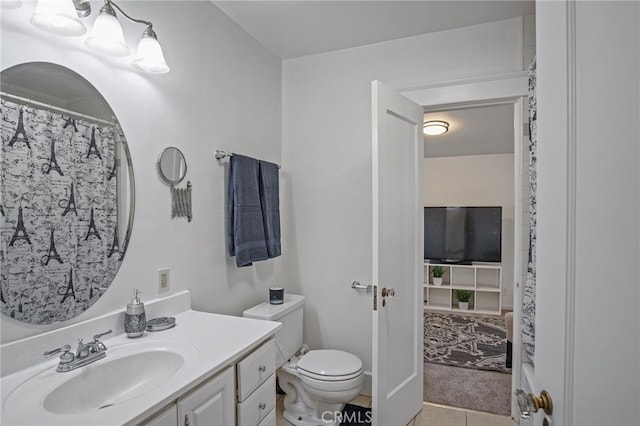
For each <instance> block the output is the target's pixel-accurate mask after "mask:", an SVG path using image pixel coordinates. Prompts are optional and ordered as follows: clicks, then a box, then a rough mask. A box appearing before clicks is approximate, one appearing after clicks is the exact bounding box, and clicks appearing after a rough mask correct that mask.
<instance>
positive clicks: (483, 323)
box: [424, 312, 511, 373]
mask: <svg viewBox="0 0 640 426" xmlns="http://www.w3.org/2000/svg"><path fill="white" fill-rule="evenodd" d="M506 352H507V336H506V332H505V322H504V318H503V317H501V316H476V315H457V314H442V313H435V312H425V314H424V362H429V363H436V364H441V365H450V366H455V367H463V368H471V369H476V370H489V371H500V372H503V373H510V372H511V369H510V368H506V366H505V361H506Z"/></svg>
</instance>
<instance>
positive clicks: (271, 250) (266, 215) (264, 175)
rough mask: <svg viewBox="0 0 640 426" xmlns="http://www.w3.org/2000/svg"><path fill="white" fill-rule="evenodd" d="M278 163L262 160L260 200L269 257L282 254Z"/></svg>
mask: <svg viewBox="0 0 640 426" xmlns="http://www.w3.org/2000/svg"><path fill="white" fill-rule="evenodd" d="M279 177H280V176H279V172H278V165H277V164H273V163H269V162H268V161H260V201H261V203H262V220H263V223H264V236H265V241H266V243H267V254H268V255H269V258H272V257H277V256H280V254H281V253H282V250H281V246H280V182H279Z"/></svg>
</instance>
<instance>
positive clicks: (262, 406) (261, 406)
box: [258, 402, 267, 410]
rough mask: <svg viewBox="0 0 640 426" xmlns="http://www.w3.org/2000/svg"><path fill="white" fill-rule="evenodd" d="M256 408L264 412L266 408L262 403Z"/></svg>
mask: <svg viewBox="0 0 640 426" xmlns="http://www.w3.org/2000/svg"><path fill="white" fill-rule="evenodd" d="M258 408H259V409H261V410H264V409H265V408H267V404H265V403H264V402H261V403H260V405H258Z"/></svg>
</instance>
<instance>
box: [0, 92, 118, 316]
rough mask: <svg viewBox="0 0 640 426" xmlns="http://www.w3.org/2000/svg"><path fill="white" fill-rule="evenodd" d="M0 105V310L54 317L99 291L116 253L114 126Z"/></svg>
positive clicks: (74, 310)
mask: <svg viewBox="0 0 640 426" xmlns="http://www.w3.org/2000/svg"><path fill="white" fill-rule="evenodd" d="M1 109H2V123H1V136H2V147H1V149H0V156H1V157H0V164H1V166H2V169H1V172H0V178H1V179H0V180H1V182H0V220H1V222H0V236H1V239H0V244H1V246H0V278H1V281H0V291H1V293H0V296H1V307H2V311H3V313H5V314H7V315H9V316H11V317H13V318H16V319H19V320H22V321H26V322H30V323H38V324H42V323H51V322H54V321H63V320H66V319H69V318H72V317H74V316H76V315H78V314H79V313H81V312H83V311H84V310H86V309H87V308H88V307H89V306H91V305H92V304H93V303H94V302H95V301H96V300H97V299H98V298H99V297H100V295H101V294H102V293H103V292H104V291H105V290H106V288H107V287H108V286H109V284H110V283H111V281H112V280H113V277H114V276H115V274H116V272H117V270H118V267H119V265H120V262H121V259H122V255H123V253H122V250H121V245H120V243H119V241H118V230H117V197H116V187H117V182H116V180H117V176H116V173H115V170H116V165H115V155H114V152H115V151H114V146H115V144H116V143H117V141H118V140H119V141H123V140H124V135H123V133H122V130H121V129H120V127H119V126H118V125H116V126H102V125H96V124H92V123H89V122H87V121H83V120H77V119H73V118H69V117H65V116H63V115H60V114H56V113H53V112H50V111H47V110H42V109H36V108H32V107H28V106H23V105H18V104H15V103H12V102H9V101H6V100H2V103H1Z"/></svg>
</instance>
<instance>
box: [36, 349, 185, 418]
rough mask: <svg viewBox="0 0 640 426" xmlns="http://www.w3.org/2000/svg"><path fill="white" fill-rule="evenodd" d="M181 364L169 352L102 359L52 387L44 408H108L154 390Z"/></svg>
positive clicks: (81, 410)
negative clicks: (101, 361)
mask: <svg viewBox="0 0 640 426" xmlns="http://www.w3.org/2000/svg"><path fill="white" fill-rule="evenodd" d="M183 365H184V358H183V357H182V356H181V355H180V354H177V353H175V352H169V351H152V352H141V353H137V354H133V355H128V356H125V357H122V358H116V359H114V360H108V359H107V358H105V362H103V363H101V364H97V365H95V366H91V365H88V366H86V367H81V369H83V370H82V371H81V373H80V374H79V375H77V376H75V377H73V378H72V379H70V380H67V381H65V382H64V383H62V384H61V385H60V386H58V387H56V388H55V389H53V390H52V391H51V392H50V393H49V395H47V396H46V397H45V399H44V408H45V410H47V411H50V412H52V413H56V414H77V413H84V412H87V411H93V410H100V409H102V408H107V407H111V406H113V405H116V404H118V403H120V402H123V401H128V400H130V399H133V398H136V397H138V396H140V395H142V394H144V393H147V392H149V391H150V390H153V389H156V388H157V387H158V386H160V385H162V384H163V383H164V382H166V381H167V380H169V379H170V378H171V377H172V376H173V375H174V374H176V373H177V372H178V371H180V368H181V367H182V366H183ZM92 367H93V368H92ZM62 374H63V373H62Z"/></svg>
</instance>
